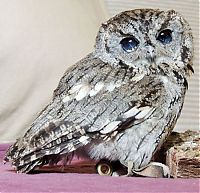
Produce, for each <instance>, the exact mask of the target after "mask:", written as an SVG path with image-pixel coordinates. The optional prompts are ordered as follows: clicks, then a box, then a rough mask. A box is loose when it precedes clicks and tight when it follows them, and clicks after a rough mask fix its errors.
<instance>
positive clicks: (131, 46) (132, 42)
mask: <svg viewBox="0 0 200 193" xmlns="http://www.w3.org/2000/svg"><path fill="white" fill-rule="evenodd" d="M120 44H121V46H122V48H123V50H124V51H126V52H128V53H129V52H132V51H134V50H135V49H136V48H137V46H138V44H139V41H138V40H137V39H135V38H134V37H127V38H124V39H122V40H121V41H120Z"/></svg>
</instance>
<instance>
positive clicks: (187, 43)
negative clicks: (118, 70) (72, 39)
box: [95, 9, 193, 75]
mask: <svg viewBox="0 0 200 193" xmlns="http://www.w3.org/2000/svg"><path fill="white" fill-rule="evenodd" d="M192 39H193V38H192V33H191V29H190V27H189V25H188V23H187V22H186V21H185V19H184V18H183V17H182V16H181V15H180V14H179V13H177V12H175V11H174V10H169V11H160V10H158V9H155V10H154V9H136V10H130V11H125V12H122V13H120V14H118V15H116V16H115V17H113V18H111V19H109V20H108V21H107V22H106V23H104V24H102V26H101V27H100V30H99V33H98V35H97V38H96V45H95V54H96V56H97V57H99V58H100V59H101V60H103V61H104V62H107V63H109V64H111V65H113V66H116V67H120V66H123V67H132V68H133V69H134V70H135V71H136V72H139V73H146V74H151V73H160V72H164V73H170V72H173V71H179V72H181V73H183V74H184V75H187V74H189V71H193V69H192V56H193V41H192Z"/></svg>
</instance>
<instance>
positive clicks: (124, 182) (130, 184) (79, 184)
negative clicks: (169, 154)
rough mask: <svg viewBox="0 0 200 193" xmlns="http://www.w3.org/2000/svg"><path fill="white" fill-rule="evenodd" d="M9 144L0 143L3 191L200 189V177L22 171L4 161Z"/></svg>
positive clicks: (193, 192) (172, 190)
mask: <svg viewBox="0 0 200 193" xmlns="http://www.w3.org/2000/svg"><path fill="white" fill-rule="evenodd" d="M7 147H8V145H6V144H2V145H0V161H1V163H0V192H54V193H55V192H85V193H86V192H159V193H161V192H190V193H198V192H199V179H153V178H133V177H132V178H131V177H129V178H127V177H103V176H99V175H98V174H77V173H39V174H18V173H16V172H15V171H13V170H12V168H11V166H10V165H9V164H6V165H4V164H3V163H2V158H3V155H4V154H5V150H6V149H7Z"/></svg>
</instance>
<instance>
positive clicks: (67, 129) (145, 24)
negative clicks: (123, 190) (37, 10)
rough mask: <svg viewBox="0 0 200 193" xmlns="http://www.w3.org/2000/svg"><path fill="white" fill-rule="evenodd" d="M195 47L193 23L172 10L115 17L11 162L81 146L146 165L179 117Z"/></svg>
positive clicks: (24, 166)
mask: <svg viewBox="0 0 200 193" xmlns="http://www.w3.org/2000/svg"><path fill="white" fill-rule="evenodd" d="M163 34H164V38H165V39H164V40H163V39H162V38H163ZM126 38H128V39H126ZM170 38H171V39H170ZM124 39H125V40H124ZM123 40H124V41H125V43H124V45H123V42H122V41H123ZM123 46H124V47H123ZM130 46H132V47H130ZM192 53H193V44H192V34H191V29H190V27H189V25H188V23H187V22H186V21H185V20H184V19H183V18H182V16H180V15H179V14H178V13H176V12H175V11H173V10H170V11H166V12H164V11H160V10H154V9H137V10H131V11H126V12H123V13H120V14H119V15H117V16H115V17H113V18H111V19H110V20H108V21H107V22H106V23H104V24H102V26H101V27H100V30H99V33H98V35H97V38H96V45H95V51H94V52H92V53H90V54H89V55H88V56H86V57H85V58H84V59H82V60H81V61H80V62H78V63H77V64H75V65H74V66H72V67H71V68H69V69H68V70H67V71H66V72H65V74H64V76H63V77H62V78H61V80H60V83H59V85H58V87H57V89H56V90H55V91H54V96H53V99H52V101H51V102H50V103H49V104H48V105H47V106H46V108H45V109H44V110H43V111H42V112H41V113H40V114H39V116H38V117H37V118H36V120H35V121H34V122H33V124H32V125H31V126H30V128H29V129H28V131H27V132H26V133H25V135H24V136H23V137H22V138H20V139H18V140H17V142H16V143H15V144H14V145H12V146H11V147H10V148H9V150H8V151H7V154H6V157H5V160H9V161H11V163H12V165H14V166H15V167H16V169H17V170H18V171H20V172H29V171H30V170H32V169H33V168H34V167H35V166H37V165H43V164H46V163H52V162H57V161H59V160H60V159H61V158H62V157H63V156H68V155H71V153H72V152H75V153H77V154H79V152H80V149H81V151H82V154H83V152H84V154H85V155H86V156H89V157H90V158H93V159H96V160H98V159H109V160H111V161H114V160H119V161H120V162H121V163H123V164H124V165H126V166H127V165H128V162H129V161H131V162H132V163H133V169H140V168H142V167H145V166H146V165H147V164H149V162H150V161H151V158H152V156H153V154H154V153H155V152H156V150H157V149H158V148H159V147H160V146H161V145H162V143H163V142H164V141H165V140H166V137H167V136H168V135H169V134H170V133H171V131H172V129H173V128H174V126H175V123H176V121H177V119H178V117H179V115H180V112H181V109H182V106H183V102H184V96H185V92H186V89H187V77H188V75H189V74H190V71H193V69H192Z"/></svg>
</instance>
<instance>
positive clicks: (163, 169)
mask: <svg viewBox="0 0 200 193" xmlns="http://www.w3.org/2000/svg"><path fill="white" fill-rule="evenodd" d="M132 172H133V173H134V174H137V175H140V176H145V177H152V178H170V170H169V167H168V166H166V165H164V164H162V163H159V162H151V163H149V164H148V165H147V166H145V167H143V168H141V169H138V170H133V171H132Z"/></svg>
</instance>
